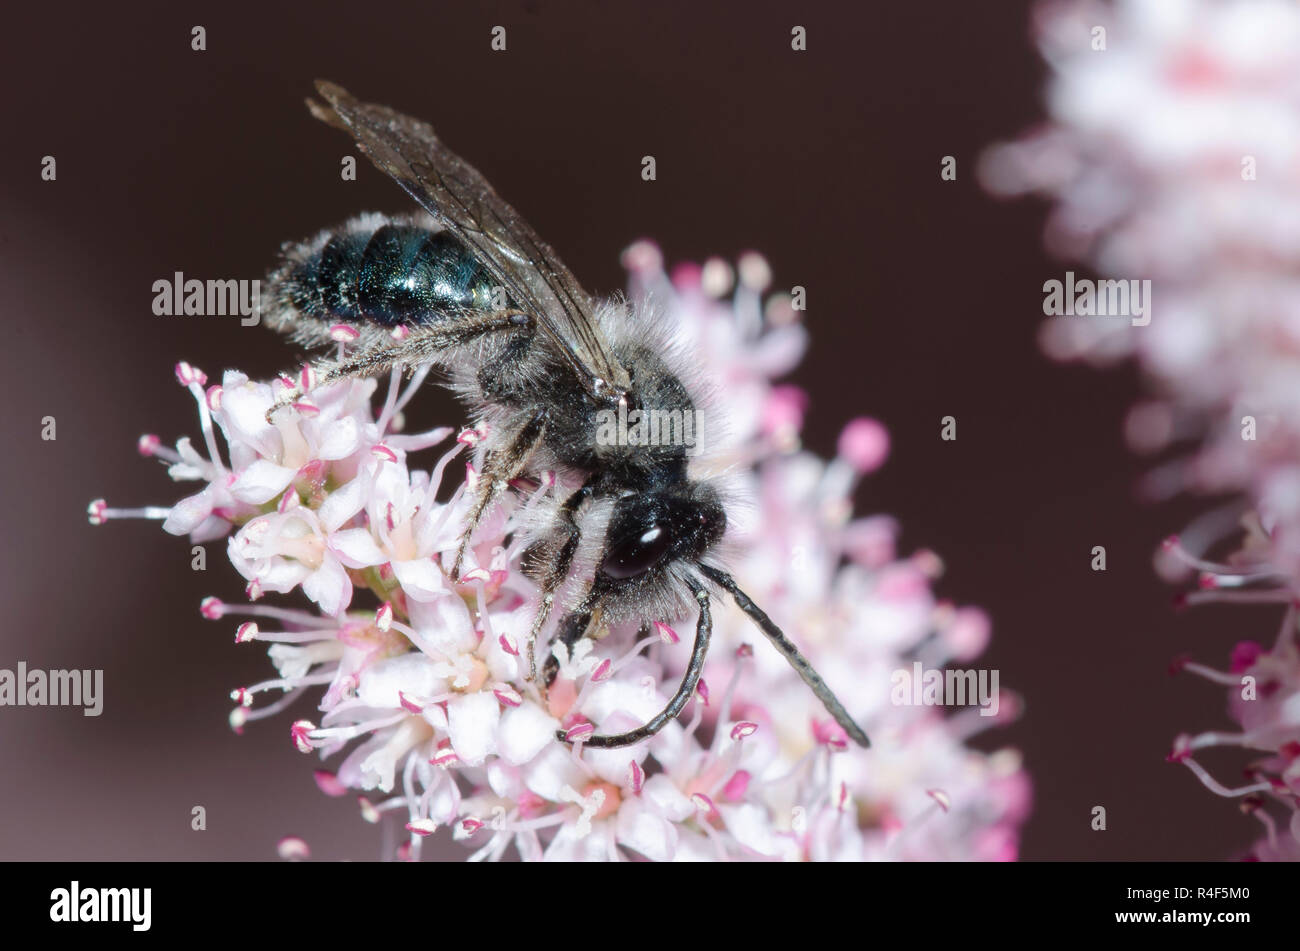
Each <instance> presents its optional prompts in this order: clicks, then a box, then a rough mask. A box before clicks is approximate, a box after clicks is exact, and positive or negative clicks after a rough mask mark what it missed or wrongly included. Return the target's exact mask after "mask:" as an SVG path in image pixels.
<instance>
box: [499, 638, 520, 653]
mask: <svg viewBox="0 0 1300 951" xmlns="http://www.w3.org/2000/svg"><path fill="white" fill-rule="evenodd" d="M497 643H498V644H500V645H501V649H502V650H503V651H505V652H506V653H507V654H509V655H510V656H511V657H518V656H519V647H518V645H516V644H515V639H514V638H513V637H511V636H510V635H509V634H502V635H501V636H500V637H498V638H497Z"/></svg>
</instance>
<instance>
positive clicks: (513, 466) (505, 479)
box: [451, 409, 546, 581]
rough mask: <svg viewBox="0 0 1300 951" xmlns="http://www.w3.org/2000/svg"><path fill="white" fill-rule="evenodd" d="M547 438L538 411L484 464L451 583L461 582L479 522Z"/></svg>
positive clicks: (543, 412) (457, 552) (544, 421)
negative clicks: (461, 570) (462, 564)
mask: <svg viewBox="0 0 1300 951" xmlns="http://www.w3.org/2000/svg"><path fill="white" fill-rule="evenodd" d="M545 435H546V411H545V410H541V409H539V410H538V411H537V412H535V413H533V415H532V416H530V417H529V418H528V422H526V423H524V425H523V426H521V427H520V428H519V430H518V431H517V432H516V433H515V434H514V435H513V436H512V437H510V441H509V442H508V443H506V445H505V446H503V447H501V448H500V449H497V450H494V451H493V452H490V453H489V454H488V456H487V458H486V459H485V460H484V461H483V471H482V472H480V473H479V477H478V485H477V486H476V487H475V489H474V505H473V506H472V507H471V508H470V510H469V516H468V517H467V518H466V519H465V530H464V532H463V533H462V534H461V536H460V547H459V548H457V549H456V560H455V561H454V562H453V563H452V566H451V579H452V580H453V581H459V580H460V566H461V562H463V561H464V560H465V552H466V551H467V550H468V549H469V543H470V539H471V538H472V537H473V535H474V530H475V529H476V528H478V523H479V521H480V520H481V519H482V518H483V515H484V513H486V512H487V510H488V508H489V507H491V505H492V503H493V502H495V501H496V500H497V499H498V498H500V497H501V493H503V492H505V490H506V488H507V487H508V486H509V485H510V480H511V479H515V478H518V477H519V475H520V473H522V472H523V471H524V467H525V466H526V465H527V464H528V457H529V456H531V455H532V454H533V450H535V449H536V448H537V446H538V445H539V444H540V443H541V441H542V439H543V438H544V436H545Z"/></svg>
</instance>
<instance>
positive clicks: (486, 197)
mask: <svg viewBox="0 0 1300 951" xmlns="http://www.w3.org/2000/svg"><path fill="white" fill-rule="evenodd" d="M316 91H317V92H319V93H320V94H321V95H322V96H324V97H325V99H326V101H327V102H328V103H329V107H324V106H321V105H319V104H317V103H314V102H312V101H311V100H308V106H309V107H310V108H311V110H312V113H313V114H314V115H315V116H316V117H317V118H319V119H322V120H324V121H325V122H328V123H330V124H331V125H334V126H337V127H339V128H341V129H343V130H344V131H346V132H349V133H351V134H352V135H353V137H354V138H355V139H356V140H357V145H358V146H360V148H361V150H362V151H363V152H365V153H366V155H367V156H369V157H370V160H371V161H372V162H374V164H375V165H376V166H378V167H379V168H380V169H382V170H383V171H385V172H387V173H388V174H389V175H390V176H391V177H392V178H393V180H394V181H396V182H397V183H398V184H399V185H401V186H402V187H403V188H404V189H406V191H407V193H408V194H410V196H411V197H412V198H414V199H415V200H416V201H417V202H419V203H420V204H421V205H422V206H423V207H424V209H425V210H426V211H428V212H429V213H430V214H431V215H433V216H434V218H436V219H437V220H438V221H439V222H440V223H441V224H443V225H444V226H445V227H446V228H447V229H448V230H450V231H451V232H452V233H453V234H455V235H456V236H457V237H458V238H460V240H461V241H463V242H464V243H465V244H466V246H467V247H469V248H470V249H471V250H472V251H474V252H475V253H476V255H477V256H478V258H479V260H480V261H481V262H482V264H483V266H484V267H486V268H487V269H488V270H489V271H490V272H491V274H492V276H493V277H494V278H496V279H497V280H498V281H500V283H501V286H502V287H503V288H505V290H506V291H507V293H509V294H510V296H511V298H513V299H514V301H515V302H516V303H517V304H518V305H519V306H521V307H523V308H525V309H526V310H527V311H528V312H529V314H530V315H531V316H532V317H534V318H535V319H536V320H537V321H538V322H539V323H540V325H541V326H542V328H543V329H544V331H545V332H546V333H547V334H548V335H549V336H550V337H551V339H552V341H553V342H554V343H555V344H556V346H557V348H558V349H559V351H560V353H561V354H562V355H563V356H564V357H565V358H566V359H567V360H568V361H569V363H570V364H572V366H573V368H574V370H575V371H576V372H577V373H578V374H579V376H580V378H581V379H582V382H583V384H584V386H586V388H587V389H588V390H589V391H590V392H591V393H593V394H596V395H608V393H609V388H611V387H612V388H613V389H614V390H626V389H627V387H628V385H629V381H628V378H627V372H626V371H625V370H624V369H623V367H622V365H621V364H620V363H619V362H618V360H617V359H615V357H614V355H613V351H612V350H611V348H610V346H609V344H608V343H607V342H606V340H605V339H604V336H603V335H602V334H601V332H600V329H599V328H598V327H597V326H596V321H595V319H594V318H593V316H592V310H591V298H590V297H588V295H587V292H586V291H584V290H583V289H582V287H581V286H580V285H579V284H578V281H577V279H576V278H574V276H573V274H572V273H571V272H570V271H569V269H568V268H567V267H565V266H564V264H563V263H562V262H561V261H560V259H559V257H558V256H557V255H556V253H555V251H554V250H553V249H552V248H551V246H550V245H548V244H547V243H546V242H545V241H543V240H542V239H541V238H539V237H538V236H537V233H536V232H535V231H533V229H532V228H531V227H529V225H528V223H527V222H526V221H524V219H523V218H522V217H520V215H519V212H517V211H515V210H514V209H513V208H511V207H510V206H509V205H508V204H506V202H505V201H503V200H502V199H501V196H499V195H498V194H497V193H496V192H495V191H494V190H493V189H492V186H491V185H489V184H488V183H487V181H486V179H484V178H483V176H482V175H480V174H479V173H478V171H477V170H476V169H474V168H473V167H472V166H471V165H469V163H467V162H465V161H464V160H463V159H461V158H460V156H458V155H456V154H455V153H454V152H452V151H450V150H449V149H448V148H447V147H446V146H445V145H443V144H442V142H441V140H439V138H438V137H437V136H436V135H435V134H434V131H433V127H432V126H430V125H429V124H428V123H427V122H421V121H419V120H418V119H412V118H411V117H410V116H405V115H402V114H401V113H400V112H396V111H394V110H392V109H389V108H387V107H386V106H377V105H372V104H370V103H364V102H358V101H357V100H356V99H354V98H353V97H352V95H351V94H350V93H348V91H347V90H346V89H343V88H342V87H341V86H336V85H334V84H333V83H329V82H325V81H324V80H318V81H317V82H316Z"/></svg>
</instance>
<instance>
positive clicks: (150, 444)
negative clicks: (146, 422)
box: [135, 433, 162, 457]
mask: <svg viewBox="0 0 1300 951" xmlns="http://www.w3.org/2000/svg"><path fill="white" fill-rule="evenodd" d="M161 445H162V440H161V439H159V438H158V437H157V436H155V435H154V434H153V433H145V434H144V435H143V436H141V437H140V438H139V439H138V440H136V443H135V449H136V452H138V453H140V455H142V456H145V457H149V456H152V455H153V454H154V453H155V452H157V451H158V447H159V446H161Z"/></svg>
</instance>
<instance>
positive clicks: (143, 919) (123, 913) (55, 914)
mask: <svg viewBox="0 0 1300 951" xmlns="http://www.w3.org/2000/svg"><path fill="white" fill-rule="evenodd" d="M50 921H56V922H68V923H74V922H82V921H96V922H114V921H117V922H130V924H131V930H132V931H148V930H149V927H150V925H151V924H152V922H153V889H152V888H83V887H82V886H81V882H78V881H73V882H72V883H71V885H69V886H68V887H67V888H56V889H54V890H53V891H52V892H50Z"/></svg>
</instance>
